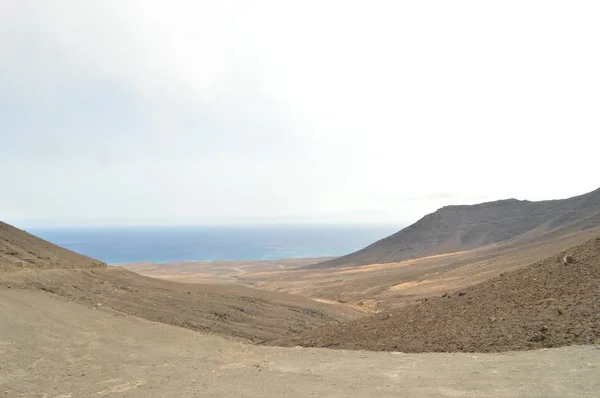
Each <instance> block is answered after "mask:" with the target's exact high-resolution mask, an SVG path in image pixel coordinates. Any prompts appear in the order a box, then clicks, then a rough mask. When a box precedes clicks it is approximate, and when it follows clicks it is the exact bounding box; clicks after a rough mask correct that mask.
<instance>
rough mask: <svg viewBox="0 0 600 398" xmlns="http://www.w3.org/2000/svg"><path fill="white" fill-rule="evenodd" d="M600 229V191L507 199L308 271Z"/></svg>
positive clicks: (423, 222)
mask: <svg viewBox="0 0 600 398" xmlns="http://www.w3.org/2000/svg"><path fill="white" fill-rule="evenodd" d="M598 226H600V189H597V190H595V191H593V192H590V193H587V194H585V195H581V196H576V197H573V198H569V199H561V200H547V201H540V202H531V201H527V200H517V199H507V200H499V201H496V202H488V203H481V204H477V205H469V206H446V207H443V208H441V209H439V210H437V211H436V212H434V213H431V214H428V215H426V216H425V217H423V218H422V219H420V220H419V221H417V222H416V223H414V224H412V225H410V226H408V227H406V228H404V229H403V230H401V231H400V232H397V233H396V234H394V235H391V236H389V237H387V238H384V239H382V240H380V241H378V242H375V243H374V244H372V245H370V246H368V247H366V248H364V249H362V250H359V251H357V252H355V253H352V254H349V255H347V256H343V257H339V258H336V259H333V260H329V261H325V262H321V263H318V264H314V265H311V266H309V267H308V268H330V267H344V266H360V265H368V264H380V263H391V262H398V261H403V260H408V259H413V258H420V257H426V256H432V255H437V254H444V253H452V252H459V251H465V250H470V249H474V248H478V247H482V246H485V245H489V244H493V243H499V242H506V241H509V240H511V239H512V240H515V239H523V240H527V241H532V240H535V239H543V238H544V237H545V236H550V235H551V236H552V237H556V236H557V235H560V234H561V233H562V232H564V233H567V232H568V233H572V232H574V231H578V230H584V229H587V228H598Z"/></svg>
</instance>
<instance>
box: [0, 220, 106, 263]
mask: <svg viewBox="0 0 600 398" xmlns="http://www.w3.org/2000/svg"><path fill="white" fill-rule="evenodd" d="M99 267H100V268H101V267H106V264H105V263H103V262H101V261H98V260H94V259H92V258H89V257H86V256H82V255H81V254H77V253H75V252H72V251H70V250H67V249H64V248H62V247H59V246H56V245H54V244H52V243H50V242H47V241H45V240H43V239H40V238H38V237H36V236H33V235H31V234H28V233H27V232H25V231H22V230H20V229H18V228H15V227H13V226H11V225H8V224H6V223H3V222H1V221H0V271H3V270H4V271H6V270H14V269H56V268H62V269H64V268H99Z"/></svg>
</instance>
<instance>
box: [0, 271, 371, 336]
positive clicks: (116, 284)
mask: <svg viewBox="0 0 600 398" xmlns="http://www.w3.org/2000/svg"><path fill="white" fill-rule="evenodd" d="M2 287H9V288H16V289H30V290H43V291H46V292H51V293H55V294H57V295H59V296H63V297H65V298H67V299H69V300H73V301H76V302H79V303H83V304H86V305H88V306H90V307H96V308H98V307H104V308H106V307H108V308H112V309H115V310H117V311H119V312H123V313H126V314H129V315H135V316H139V317H141V318H145V319H149V320H151V321H157V322H163V323H167V324H170V325H175V326H182V327H185V328H188V329H192V330H197V331H203V332H208V333H216V334H220V335H225V336H232V337H235V338H240V339H244V340H249V341H255V342H260V341H263V340H266V339H270V338H274V337H275V336H280V335H281V334H282V333H285V332H301V331H305V330H307V329H311V328H314V327H317V326H322V325H324V324H326V323H329V322H337V321H341V320H348V319H352V318H356V317H357V316H359V315H360V314H361V313H360V312H359V311H358V310H355V309H353V308H351V307H347V306H343V305H334V304H325V303H320V302H317V301H314V300H311V299H308V298H304V297H300V296H294V295H290V294H286V293H275V292H266V291H261V290H257V289H252V288H248V287H244V286H236V285H208V284H184V283H177V282H170V281H164V280H159V279H152V278H148V277H144V276H140V275H138V274H135V273H133V272H130V271H127V270H124V269H121V268H117V267H108V268H107V269H79V270H78V269H66V270H59V269H56V270H41V271H39V270H26V271H15V272H3V273H0V288H2Z"/></svg>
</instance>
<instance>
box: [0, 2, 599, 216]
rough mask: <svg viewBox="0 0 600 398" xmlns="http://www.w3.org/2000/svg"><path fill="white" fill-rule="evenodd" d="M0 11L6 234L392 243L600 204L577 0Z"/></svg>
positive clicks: (593, 68)
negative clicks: (466, 209) (304, 231)
mask: <svg viewBox="0 0 600 398" xmlns="http://www.w3.org/2000/svg"><path fill="white" fill-rule="evenodd" d="M0 7H2V8H1V9H0V56H1V58H0V59H1V61H0V128H1V129H2V134H1V135H0V179H1V180H2V181H3V182H4V184H5V186H8V187H10V189H9V191H10V192H7V193H5V194H3V195H2V197H0V209H1V210H2V216H3V217H4V218H5V219H50V220H56V221H57V222H61V220H62V221H63V222H64V220H70V221H73V220H79V221H81V220H86V219H89V220H91V221H90V222H99V220H111V222H112V223H137V222H144V220H145V222H151V221H152V220H159V221H160V222H166V223H171V222H203V221H206V220H219V221H223V220H233V221H235V220H236V219H241V218H244V219H252V220H255V219H269V220H272V219H277V218H280V219H290V218H295V217H302V218H306V219H310V220H313V221H327V220H336V221H339V220H341V219H343V220H347V221H360V220H364V221H377V220H379V221H392V220H394V221H397V222H399V223H403V222H406V221H411V220H414V219H416V218H418V217H420V216H421V215H422V213H424V212H427V211H432V210H435V208H437V207H440V206H442V205H444V204H447V203H448V201H451V202H452V203H454V204H456V203H472V202H477V201H481V200H486V199H497V198H503V197H513V196H514V197H518V198H522V199H525V198H526V199H534V200H535V199H544V198H556V197H567V196H571V195H575V194H580V193H583V192H586V191H588V190H591V189H594V188H596V187H597V186H596V185H597V184H598V181H597V179H596V181H595V180H594V172H593V171H594V170H595V169H596V168H597V165H596V163H597V160H596V159H597V154H596V152H597V149H596V147H597V145H598V139H597V138H596V137H597V132H598V130H599V127H600V120H599V119H598V118H597V109H600V97H598V95H597V93H598V92H600V77H599V75H598V73H597V70H600V55H599V53H598V52H597V51H594V50H595V47H596V44H597V43H596V38H597V37H600V27H599V25H598V24H597V23H596V22H597V20H598V17H600V7H599V6H598V5H597V3H596V2H593V1H589V2H585V1H581V2H575V3H567V2H555V1H530V2H522V1H521V2H517V1H505V2H502V3H489V2H478V1H458V2H445V1H424V2H397V1H389V2H385V1H378V2H366V1H364V2H357V1H356V2H352V1H343V2H342V1H319V2H311V1H306V2H280V1H253V2H241V1H172V2H169V3H165V2H158V1H132V0H129V1H127V0H125V1H118V2H117V1H86V2H80V1H66V0H65V1H53V2H47V1H41V0H40V1H28V2H21V1H16V0H12V1H11V0H9V1H5V2H3V3H2V4H1V5H0ZM565 154H567V155H568V156H567V158H565ZM440 192H442V193H447V197H440V196H439V193H440ZM436 195H437V196H436ZM415 198H424V199H419V200H415Z"/></svg>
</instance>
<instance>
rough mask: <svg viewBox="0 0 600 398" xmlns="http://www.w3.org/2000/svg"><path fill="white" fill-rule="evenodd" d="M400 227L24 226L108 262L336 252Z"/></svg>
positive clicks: (270, 257)
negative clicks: (36, 227)
mask: <svg viewBox="0 0 600 398" xmlns="http://www.w3.org/2000/svg"><path fill="white" fill-rule="evenodd" d="M400 229H401V227H400V226H392V225H344V226H314V225H311V226H305V225H303V226H243V227H239V226H238V227H161V228H155V227H153V228H150V227H137V228H69V229H67V228H56V229H50V228H43V229H42V228H38V229H35V228H33V229H32V228H29V229H27V232H29V233H32V234H34V235H37V236H39V237H41V238H43V239H45V240H48V241H50V242H52V243H54V244H57V245H59V246H62V247H66V248H67V249H70V250H73V251H75V252H78V253H81V254H84V255H86V256H90V257H93V258H96V259H98V260H102V261H104V262H107V263H109V264H126V263H132V262H158V263H167V262H173V261H214V260H278V259H284V258H303V257H329V256H341V255H344V254H348V253H351V252H353V251H356V250H358V249H361V248H363V247H365V246H367V245H369V244H371V243H373V242H375V241H377V240H379V239H381V238H384V237H386V236H388V235H390V234H392V233H394V232H396V231H398V230H400Z"/></svg>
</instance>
